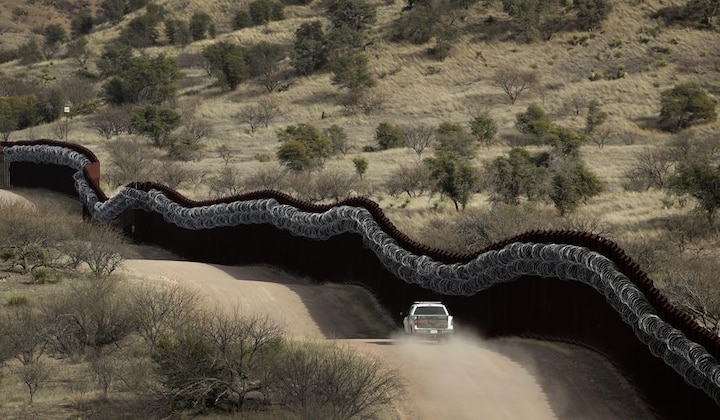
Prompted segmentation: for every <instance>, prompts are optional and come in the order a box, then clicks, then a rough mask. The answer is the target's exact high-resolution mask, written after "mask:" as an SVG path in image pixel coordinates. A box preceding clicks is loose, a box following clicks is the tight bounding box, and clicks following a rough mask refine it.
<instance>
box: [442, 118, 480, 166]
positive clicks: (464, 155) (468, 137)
mask: <svg viewBox="0 0 720 420" xmlns="http://www.w3.org/2000/svg"><path fill="white" fill-rule="evenodd" d="M435 138H436V139H437V146H436V150H439V151H442V152H446V153H450V154H453V155H455V156H457V157H458V158H460V159H472V158H474V157H475V154H476V153H477V148H478V145H479V143H478V141H477V139H476V138H475V136H474V135H472V134H471V133H469V132H468V131H467V130H466V129H465V127H464V126H463V125H461V124H457V123H451V122H443V123H440V125H439V126H438V128H437V133H436V134H435Z"/></svg>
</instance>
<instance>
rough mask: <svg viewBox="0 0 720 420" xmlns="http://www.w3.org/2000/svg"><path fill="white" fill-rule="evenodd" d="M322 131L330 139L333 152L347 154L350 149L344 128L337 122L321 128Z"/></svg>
mask: <svg viewBox="0 0 720 420" xmlns="http://www.w3.org/2000/svg"><path fill="white" fill-rule="evenodd" d="M323 133H324V134H325V135H326V136H327V137H328V138H329V139H330V142H331V143H332V152H333V154H335V155H337V154H343V155H345V154H347V152H348V151H349V150H350V145H349V143H348V136H347V133H346V132H345V129H344V128H342V127H341V126H339V125H337V124H333V125H331V126H330V127H328V128H326V129H324V130H323Z"/></svg>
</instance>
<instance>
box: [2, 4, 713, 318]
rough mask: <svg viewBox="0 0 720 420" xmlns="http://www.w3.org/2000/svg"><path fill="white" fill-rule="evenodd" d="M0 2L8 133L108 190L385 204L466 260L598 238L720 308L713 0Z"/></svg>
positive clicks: (670, 285)
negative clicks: (94, 171)
mask: <svg viewBox="0 0 720 420" xmlns="http://www.w3.org/2000/svg"><path fill="white" fill-rule="evenodd" d="M0 4H2V5H3V6H5V8H6V9H7V11H8V13H6V14H4V15H3V18H2V20H0V25H2V28H3V30H4V34H5V37H4V43H3V45H2V48H1V49H0V62H2V64H1V65H0V70H2V77H1V78H0V91H1V92H2V98H0V132H1V133H2V135H3V138H4V139H6V140H10V141H12V140H19V139H32V138H39V137H51V138H65V136H67V138H68V139H70V140H71V141H74V142H78V143H81V144H84V145H87V146H89V147H91V148H92V149H93V150H94V151H96V152H97V153H98V155H99V156H100V158H101V160H102V161H103V162H106V163H107V164H106V165H105V166H104V167H103V182H104V188H105V189H106V190H107V191H108V192H112V191H113V190H114V189H115V188H116V187H118V186H120V185H123V184H124V183H127V182H129V181H131V180H157V181H160V182H163V183H166V184H168V185H171V186H173V187H175V188H177V189H179V190H180V191H181V192H182V193H183V194H185V195H187V196H189V197H191V198H195V199H202V198H209V197H213V198H215V197H219V196H222V195H231V194H237V193H240V192H243V191H248V190H251V189H256V188H273V189H278V190H282V191H284V192H287V193H289V194H292V195H295V196H298V197H300V198H303V199H306V200H312V201H325V202H329V201H335V200H342V199H343V198H346V197H348V196H352V195H367V196H370V197H371V198H373V199H374V200H376V201H377V202H379V203H380V204H381V206H382V207H383V209H384V211H385V212H386V213H387V214H388V216H389V217H390V218H391V219H392V220H393V222H395V223H396V224H397V225H398V226H399V227H401V229H402V230H403V231H405V232H406V233H407V234H408V235H410V236H411V237H413V238H415V239H417V240H419V241H421V242H424V243H427V244H429V245H433V246H437V247H441V248H447V249H450V250H453V251H473V250H477V249H478V248H479V247H482V246H484V245H486V244H488V243H490V242H492V241H496V240H499V239H501V238H504V237H507V236H510V235H513V234H517V233H520V232H522V231H524V230H528V229H557V228H571V229H582V230H589V231H593V232H596V233H598V234H602V235H604V236H607V237H609V238H611V239H613V240H615V241H617V242H619V243H620V244H621V245H622V246H623V247H624V248H625V249H626V250H627V251H628V252H629V253H630V254H631V255H632V256H633V257H634V258H635V259H636V260H637V261H638V262H639V263H640V264H641V265H642V267H643V268H645V270H647V271H648V272H649V274H650V276H651V277H652V278H653V279H654V280H655V281H656V282H657V284H658V285H659V286H661V287H663V289H664V290H666V291H667V293H668V294H669V295H670V297H671V298H672V299H674V300H675V301H676V302H678V303H681V304H683V305H684V304H685V303H687V302H689V301H691V300H692V299H689V298H690V297H691V296H699V297H704V298H707V301H706V302H704V303H702V304H699V305H700V306H701V307H703V308H705V309H703V311H704V312H705V313H708V312H712V311H715V313H717V311H718V307H717V303H712V302H717V301H718V299H717V296H718V293H720V288H717V287H711V288H710V289H709V290H712V291H711V292H704V291H703V292H697V291H698V290H705V289H703V287H705V286H713V285H712V284H711V281H710V280H708V279H709V278H711V277H708V276H707V275H706V274H707V273H708V272H707V271H706V270H710V269H711V268H710V265H709V264H703V263H702V262H704V261H711V260H713V259H714V258H716V257H717V255H718V247H717V232H718V225H717V220H716V217H715V213H716V211H717V207H718V203H719V202H720V201H719V200H718V194H717V191H715V190H716V186H717V182H716V178H717V176H718V174H717V172H718V163H720V161H719V160H718V155H717V147H716V145H715V144H714V139H715V138H716V137H717V135H718V129H719V127H720V125H718V124H719V123H718V121H717V117H716V102H717V98H718V87H717V80H718V69H717V65H716V63H717V60H718V54H719V53H718V50H717V48H715V47H714V46H715V45H717V44H718V42H720V35H719V34H718V31H717V21H716V15H717V11H718V9H717V2H715V1H699V0H671V1H664V2H660V1H655V0H649V1H643V2H637V1H629V2H619V1H611V0H574V1H572V2H562V1H546V2H537V1H526V0H502V1H482V2H481V1H473V0H462V1H460V0H446V1H419V0H415V1H373V0H363V1H346V0H316V1H279V0H277V1H275V0H257V1H248V2H240V3H237V2H228V1H220V2H213V3H209V2H205V1H201V0H191V1H188V2H186V3H184V4H183V6H182V7H178V6H177V4H176V3H175V2H174V1H173V0H153V1H149V0H137V1H135V0H133V1H127V0H102V1H99V0H98V1H90V2H88V7H86V8H84V9H82V11H83V12H82V13H80V14H78V13H75V12H76V11H77V10H80V6H79V4H75V3H74V2H72V1H70V2H63V3H62V5H60V4H58V5H56V6H53V7H45V8H41V7H39V5H37V4H34V3H32V2H27V3H23V4H15V3H14V2H13V3H11V2H4V3H0ZM79 87H80V88H79ZM79 92H82V94H80V93H79ZM64 104H70V106H71V112H70V113H69V114H68V115H63V113H62V108H63V105H64ZM63 118H64V119H65V121H64V123H66V124H62V122H63ZM28 264H30V265H32V263H31V262H28ZM678 267H682V268H683V269H685V270H687V271H686V272H683V273H682V275H681V273H678V271H677V269H678ZM26 269H32V266H30V267H29V268H28V267H26ZM676 280H677V282H679V283H677V282H676ZM677 284H683V285H684V286H687V287H684V288H678V287H676V286H677ZM688 290H691V291H688ZM694 306H697V305H694ZM688 310H689V309H688ZM689 311H690V313H693V312H692V310H689ZM693 316H695V317H696V318H697V319H698V320H700V321H701V322H703V323H704V324H705V325H706V326H708V327H709V328H716V327H713V324H712V322H711V321H707V320H706V319H704V318H702V317H700V316H698V315H693Z"/></svg>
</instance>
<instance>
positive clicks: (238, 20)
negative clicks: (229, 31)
mask: <svg viewBox="0 0 720 420" xmlns="http://www.w3.org/2000/svg"><path fill="white" fill-rule="evenodd" d="M252 24H253V23H252V18H251V17H250V13H249V12H248V11H247V10H238V11H237V12H235V16H233V20H232V28H233V30H238V29H243V28H249V27H251V26H252Z"/></svg>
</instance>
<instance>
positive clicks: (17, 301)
mask: <svg viewBox="0 0 720 420" xmlns="http://www.w3.org/2000/svg"><path fill="white" fill-rule="evenodd" d="M28 303H29V299H28V297H27V296H25V295H12V296H10V297H8V299H7V306H25V305H27V304H28Z"/></svg>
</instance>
